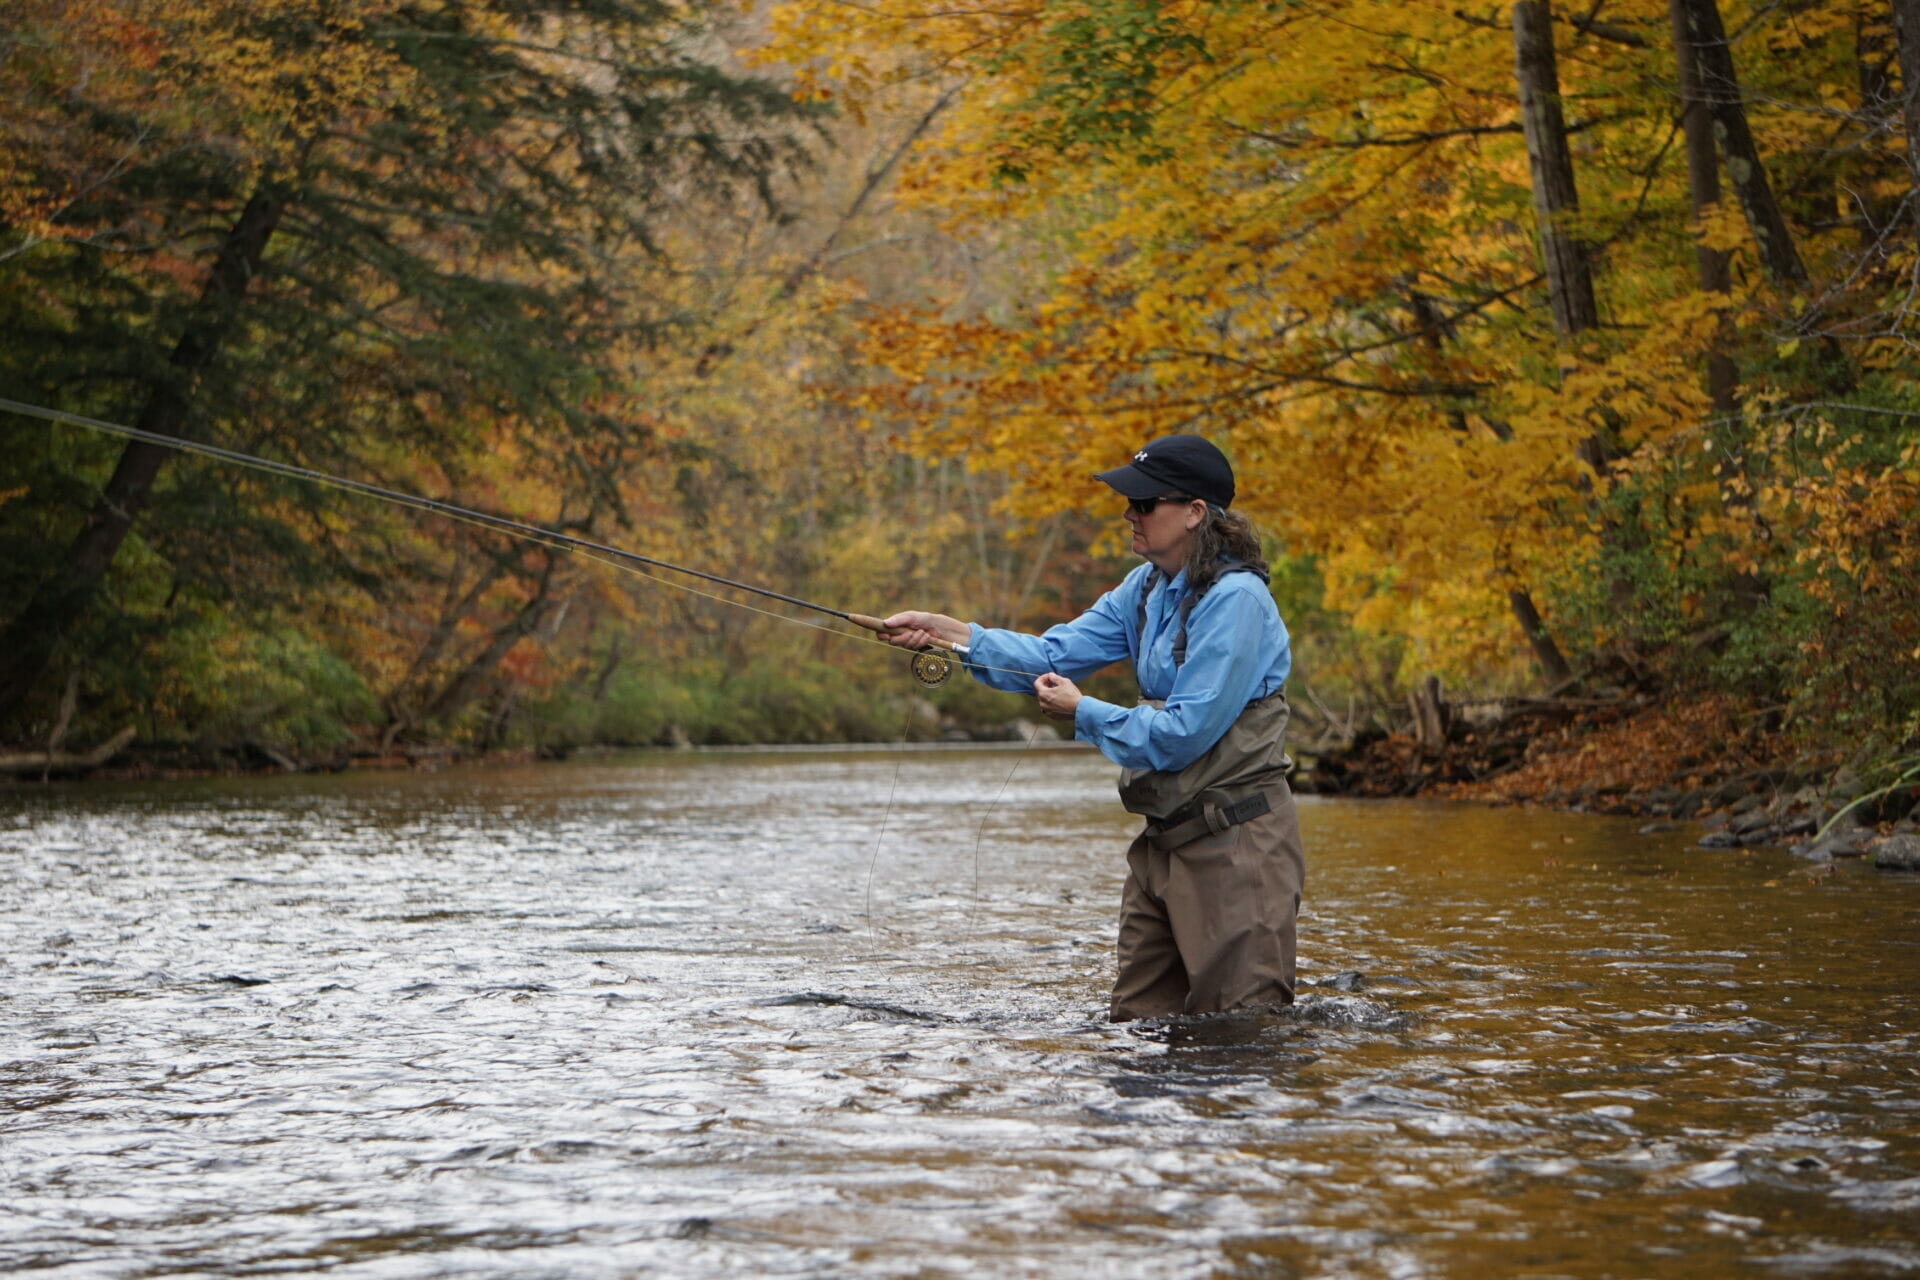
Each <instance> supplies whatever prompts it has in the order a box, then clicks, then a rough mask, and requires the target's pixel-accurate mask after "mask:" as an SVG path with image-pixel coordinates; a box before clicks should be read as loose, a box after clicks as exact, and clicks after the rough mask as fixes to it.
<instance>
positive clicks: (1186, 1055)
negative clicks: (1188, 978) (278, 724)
mask: <svg viewBox="0 0 1920 1280" xmlns="http://www.w3.org/2000/svg"><path fill="white" fill-rule="evenodd" d="M1016 766H1017V767H1016ZM1010 769H1011V770H1014V772H1013V773H1012V776H1011V779H1010V780H1009V770H1010ZM1110 772H1111V771H1110V769H1109V768H1108V767H1107V766H1106V765H1105V764H1104V763H1103V762H1101V761H1100V760H1099V759H1098V757H1096V756H1094V755H1092V754H1091V753H1088V752H1083V751H1068V750H1058V751H1051V750H1033V751H1029V752H1026V753H1024V754H1022V753H1016V752H1013V751H975V752H938V751H910V752H909V751H900V752H842V753H826V752H813V753H779V752H764V753H738V754H702V753H682V754H666V753H662V754H649V755H639V756H634V757H631V758H625V759H616V760H605V761H599V762H594V763H574V764H568V765H546V766H539V767H526V768H513V769H508V768H486V769H471V770H453V771H447V772H443V773H439V774H433V775H408V776H386V775H344V776H340V777H332V778H289V779H240V780H223V781H214V782H176V783H168V784H151V785H137V786H136V785H125V786H105V785H100V786H89V787H85V788H62V787H55V788H52V789H49V790H37V789H26V788H22V789H17V790H14V791H11V792H0V1269H7V1270H10V1271H12V1272H14V1273H16V1274H20V1275H30V1276H39V1277H75V1278H79V1277H136V1276H163V1275H181V1274H187V1275H195V1274H198V1275H215V1274H218V1275H256V1274H273V1275H287V1274H293V1275H299V1274H311V1273H317V1272H326V1273H329V1274H332V1275H337V1276H342V1277H347V1276H352V1277H369V1278H372V1277H416V1276H419V1277H426V1276H513V1277H521V1276H526V1277H548V1276H552V1277H589V1278H596V1277H615V1276H619V1277H626V1276H649V1277H651V1276H661V1277H681V1276H685V1277H721V1276H725V1277H735V1276H842V1275H846V1276H954V1275H967V1274H972V1275H981V1276H993V1277H1005V1276H1034V1277H1039V1276H1122V1277H1126V1276H1140V1277H1170V1276H1354V1277H1376V1276H1377V1277H1394V1278H1400V1277H1424V1276H1459V1277H1469V1278H1471V1280H1492V1278H1494V1277H1511V1276H1530V1277H1551V1276H1565V1277H1601V1276H1621V1277H1640V1276H1655V1277H1664V1276H1726V1275H1743V1274H1747V1275H1760V1276H1834V1277H1855V1276H1899V1275H1912V1274H1915V1273H1920V1071H1917V1070H1916V1064H1917V1063H1920V1059H1917V1058H1916V1056H1915V1051H1916V1048H1920V982H1917V981H1916V961H1920V877H1900V876H1896V875H1890V874H1885V873H1877V872H1875V871H1874V870H1873V869H1872V868H1870V867H1867V866H1864V865H1861V864H1859V863H1850V864H1842V865H1838V866H1836V867H1833V868H1831V869H1830V872H1816V870H1815V869H1811V868H1809V867H1808V866H1807V865H1806V864H1802V863H1799V862H1796V861H1795V860H1794V859H1792V858H1791V857H1789V856H1788V855H1786V854H1784V853H1779V852H1775V851H1765V850H1754V851H1745V852H1742V851H1730V852H1729V851H1715V852H1708V851H1704V850H1698V849H1695V848H1693V847H1692V838H1693V837H1692V834H1691V833H1690V832H1688V831H1685V830H1672V831H1666V832H1654V833H1644V834H1643V833H1639V832H1638V831H1637V830H1636V826H1635V824H1633V823H1631V822H1626V821H1622V820H1615V819H1604V818H1596V817H1585V816H1579V815H1565V814H1554V813H1542V812H1529V811H1520V810H1495V809H1482V808H1475V807H1467V806H1449V805H1441V804H1424V803H1355V802H1340V801H1315V800H1313V799H1310V798H1309V799H1303V800H1302V802H1301V819H1302V825H1303V827H1304V831H1305V836H1306V842H1307V849H1308V861H1309V877H1308V903H1307V907H1306V911H1305V914H1304V916H1303V918H1302V925H1301V956H1302V963H1303V973H1302V978H1303V982H1304V983H1305V984H1306V985H1304V986H1303V988H1302V999H1301V1001H1300V1003H1299V1004H1298V1005H1296V1006H1295V1007H1294V1008H1293V1009H1291V1010H1289V1011H1287V1012H1285V1013H1283V1014H1278V1015H1271V1016H1260V1017H1253V1016H1247V1017H1222V1018H1213V1019H1197V1020H1193V1021H1191V1022H1187V1023H1184V1024H1181V1023H1175V1024H1171V1025H1159V1026H1135V1027H1114V1026H1110V1025H1107V1024H1105V1023H1104V1022H1102V1021H1101V1020H1100V1014H1101V1012H1102V1008H1103V1002H1104V996H1105V988H1106V983H1107V979H1108V975H1109V970H1110V965H1111V950H1110V936H1109V935H1110V931H1111V926H1112V917H1113V912H1114V907H1115V904H1116V902H1117V899H1118V891H1119V882H1120V875H1121V866H1122V859H1121V851H1122V850H1123V848H1124V845H1125V842H1126V839H1127V837H1128V835H1129V834H1130V831H1131V827H1130V825H1129V820H1128V819H1127V818H1126V817H1125V815H1124V814H1122V813H1121V812H1120V810H1119V808H1118V805H1117V803H1116V802H1115V800H1114V798H1113V795H1112V790H1111V778H1110Z"/></svg>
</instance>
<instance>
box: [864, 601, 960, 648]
mask: <svg viewBox="0 0 1920 1280" xmlns="http://www.w3.org/2000/svg"><path fill="white" fill-rule="evenodd" d="M881 624H882V625H883V626H885V627H886V628H887V631H886V632H885V633H884V634H883V635H882V636H881V639H883V640H885V641H886V642H887V643H888V644H891V645H897V646H898V647H900V648H902V649H925V648H927V647H928V646H929V645H931V644H932V643H933V641H935V640H936V639H937V640H944V641H946V642H947V643H948V644H965V643H966V642H967V641H968V640H969V639H971V638H972V636H973V628H972V627H969V626H968V625H967V624H966V623H964V622H961V621H960V620H959V619H958V618H949V617H948V616H947V615H946V614H944V613H926V612H924V611H922V610H919V609H908V610H906V611H905V612H903V613H896V614H894V615H893V616H892V617H890V618H883V619H882V620H881Z"/></svg>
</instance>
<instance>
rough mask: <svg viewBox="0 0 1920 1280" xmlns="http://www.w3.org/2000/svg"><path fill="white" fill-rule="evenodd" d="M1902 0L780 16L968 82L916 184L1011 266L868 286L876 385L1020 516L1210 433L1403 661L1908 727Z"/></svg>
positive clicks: (919, 78) (1908, 98) (1915, 691)
mask: <svg viewBox="0 0 1920 1280" xmlns="http://www.w3.org/2000/svg"><path fill="white" fill-rule="evenodd" d="M1899 8H1901V6H1894V7H1893V8H1889V7H1888V6H1885V5H1882V4H1877V3H1866V2H1864V0H1859V2H1851V3H1845V2H1842V3H1815V4H1807V5H1796V6H1791V7H1788V8H1780V7H1777V6H1754V7H1751V8H1749V7H1746V6H1733V5H1727V6H1722V5H1720V4H1717V3H1716V0H1673V2H1672V3H1671V4H1658V3H1652V2H1651V0H1612V2H1610V3H1606V4H1602V5H1599V6H1581V7H1579V8H1578V9H1572V8H1567V9H1561V8H1557V7H1556V6H1553V5H1552V4H1550V3H1546V2H1544V0H1522V2H1521V3H1518V4H1513V5H1511V6H1500V7H1486V6H1482V7H1479V8H1475V7H1472V6H1467V7H1462V6H1460V5H1458V4H1455V3H1452V2H1451V0H1430V2H1429V0H1411V2H1408V0H1392V2H1390V3H1389V2H1386V0H1330V2H1326V3H1311V4H1308V3H1238V2H1235V0H1224V2H1215V0H1191V2H1184V0H1165V2H1161V0H1075V2H1073V3H1061V4H1047V5H1012V6H989V7H984V8H979V7H976V8H961V9H955V8H953V7H951V6H943V5H937V4H930V3H925V2H924V0H879V2H878V3H874V4H863V5H857V6H856V5H841V4H836V3H829V2H826V0H790V2H789V3H785V4H782V5H780V6H779V7H778V8H777V9H776V11H775V18H774V28H775V31H774V37H773V39H772V41H771V44H770V46H769V49H768V51H767V56H768V57H770V58H774V59H777V60H780V61H783V62H785V63H787V64H789V65H791V66H792V67H793V68H794V69H795V74H796V75H797V77H798V78H799V81H800V84H801V87H802V91H803V92H804V93H805V94H807V95H810V96H813V97H817V98H821V99H826V100H831V101H837V102H840V103H842V104H846V105H851V106H853V107H854V108H856V109H857V108H860V107H861V106H863V104H865V103H868V102H872V101H877V100H882V99H883V98H884V97H885V96H886V95H888V94H890V93H895V92H902V91H908V90H911V89H913V88H914V87H915V86H921V85H925V84H928V83H933V84H940V85H948V86H951V87H952V89H953V91H954V92H955V93H956V95H957V97H958V105H957V106H956V107H955V109H954V110H953V111H952V112H950V113H949V114H948V115H947V116H946V118H945V120H944V123H943V126H942V128H941V129H940V131H939V132H938V134H937V136H934V137H932V138H930V139H929V140H928V141H927V142H926V143H925V144H924V145H923V146H921V147H920V148H919V149H918V150H917V152H916V154H915V156H914V159H913V161H912V164H911V166H910V169H909V172H908V175H907V177H906V179H905V180H904V183H903V199H905V200H907V201H909V202H911V203H912V205H913V206H915V207H917V208H919V209H921V210H923V211H925V212H927V213H928V214H929V215H930V216H937V217H939V218H941V219H943V220H944V224H945V225H946V226H947V227H948V229H949V230H950V232H951V234H953V235H954V236H955V237H957V238H960V239H962V240H965V241H969V242H971V243H974V244H976V245H979V246H981V247H982V248H981V251H982V253H983V254H986V255H990V256H992V257H993V259H994V261H995V262H996V266H997V270H998V277H997V279H998V281H999V284H1000V285H1001V286H1002V287H1001V288H1000V289H999V290H998V291H997V292H995V293H993V294H992V296H990V297H985V298H983V297H981V296H980V295H979V293H978V292H977V291H975V292H971V293H968V292H962V291H960V290H952V291H948V292H944V293H942V292H941V291H939V290H938V289H935V290H934V291H933V294H932V296H930V297H929V298H927V299H925V300H924V301H922V302H920V303H918V304H917V305H911V306H890V307H883V308H875V309H873V310H872V311H871V312H869V313H868V314H867V315H866V316H865V317H864V324H865V329H866V334H867V343H866V347H865V352H866V354H867V356H868V358H869V359H870V360H871V362H872V363H873V365H874V367H875V369H876V370H877V371H879V372H878V374H877V376H875V377H874V378H872V379H871V380H870V381H868V382H867V383H865V384H863V385H862V386H860V387H858V388H856V389H854V390H853V391H852V392H851V393H850V394H851V396H852V397H853V399H854V400H855V402H857V403H859V404H860V405H862V406H863V407H864V409H865V410H866V411H868V412H871V413H873V414H875V415H878V416H882V417H884V418H887V419H889V420H892V421H897V422H900V423H903V424H906V425H907V426H908V427H909V428H910V429H911V431H912V432H913V438H914V439H915V440H916V441H917V442H918V444H919V446H920V447H922V448H924V449H927V450H930V451H932V452H934V453H936V454H939V455H947V456H964V457H966V458H967V459H968V460H969V462H970V463H971V464H972V465H975V466H980V467H984V468H990V469H1003V470H1006V471H1008V472H1011V473H1013V474H1015V475H1016V476H1017V477H1018V484H1019V488H1018V492H1017V494H1016V497H1015V499H1014V507H1015V509H1016V510H1017V511H1019V512H1023V513H1027V514H1040V513H1045V512H1050V511H1057V510H1063V509H1068V508H1071V507H1073V506H1075V505H1078V504H1081V503H1084V502H1085V501H1086V500H1087V497H1088V496H1089V493H1090V488H1089V482H1088V480H1087V479H1086V477H1087V476H1088V474H1089V473H1090V472H1092V471H1094V470H1096V469H1098V468H1100V467H1103V466H1106V465H1110V464H1111V461H1112V460H1113V459H1114V458H1116V457H1121V456H1124V454H1125V453H1126V452H1127V450H1128V449H1130V448H1131V447H1134V446H1135V445H1137V443H1138V442H1139V441H1141V440H1143V439H1146V438H1150V437H1152V436H1155V435H1159V434H1163V433H1165V432H1168V431H1173V430H1197V431H1201V432H1204V433H1207V434H1210V435H1212V436H1214V437H1215V438H1216V439H1219V440H1221V441H1222V442H1223V443H1224V444H1226V445H1227V447H1228V448H1229V450H1230V452H1232V454H1233V455H1234V456H1235V458H1236V460H1237V461H1238V463H1239V465H1240V467H1241V470H1242V476H1243V480H1242V492H1243V493H1244V494H1245V495H1246V496H1245V499H1244V501H1245V504H1246V505H1247V506H1248V507H1249V508H1250V509H1251V510H1252V511H1253V512H1254V513H1255V514H1256V515H1257V516H1259V517H1262V518H1264V521H1265V523H1266V525H1267V527H1268V528H1269V529H1270V530H1271V532H1272V533H1273V535H1274V536H1275V537H1276V538H1277V540H1278V542H1279V544H1280V546H1281V547H1282V548H1284V549H1285V551H1286V552H1287V553H1289V554H1291V555H1294V556H1300V557H1306V558H1308V559H1310V560H1311V561H1312V562H1313V564H1314V566H1315V568H1316V571H1317V572H1318V574H1319V575H1321V576H1322V577H1323V579H1324V584H1325V597H1324V600H1325V603H1326V604H1327V605H1328V606H1329V607H1331V608H1332V609H1333V610H1334V611H1335V613H1336V614H1337V615H1339V616H1341V617H1344V618H1345V619H1347V620H1349V621H1350V622H1351V623H1352V624H1353V625H1355V626H1356V627H1358V628H1360V629H1361V630H1362V631H1366V632H1372V633H1378V634H1382V635H1389V636H1394V637H1398V638H1399V639H1400V640H1401V641H1402V642H1403V648H1402V649H1401V652H1402V654H1403V655H1404V668H1405V669H1404V670H1403V672H1402V674H1403V675H1412V674H1417V673H1418V672H1419V671H1422V670H1438V671H1442V672H1445V673H1446V674H1448V675H1449V676H1451V677H1452V678H1453V679H1454V680H1455V681H1456V682H1462V683H1466V684H1468V685H1470V686H1478V687H1481V688H1485V687H1487V686H1488V685H1490V684H1493V683H1496V682H1497V681H1498V680H1499V678H1500V677H1499V672H1501V671H1502V670H1503V669H1505V667H1506V666H1507V665H1508V664H1509V663H1510V661H1511V655H1513V654H1515V653H1516V651H1517V652H1520V653H1525V654H1527V655H1528V656H1529V658H1530V659H1531V660H1532V661H1533V662H1534V663H1535V669H1536V670H1537V671H1543V672H1544V676H1545V683H1547V684H1549V685H1560V686H1562V687H1571V686H1572V684H1573V683H1574V682H1575V681H1577V680H1582V679H1584V680H1586V681H1589V682H1592V681H1599V682H1602V683H1610V682H1615V681H1619V680H1629V681H1636V682H1641V683H1645V682H1649V681H1651V682H1655V683H1657V682H1659V681H1661V680H1668V679H1673V680H1694V681H1698V680H1707V681H1710V682H1712V681H1717V682H1722V683H1731V684H1736V685H1740V686H1742V687H1745V688H1748V689H1749V690H1750V691H1752V692H1753V693H1754V694H1755V695H1756V696H1759V697H1762V698H1775V697H1782V696H1784V697H1786V698H1788V699H1790V700H1792V701H1793V704H1794V706H1795V707H1796V709H1798V710H1800V711H1804V712H1806V713H1808V714H1809V715H1810V716H1812V717H1813V718H1814V719H1825V720H1828V721H1830V722H1831V721H1833V720H1835V719H1836V718H1837V720H1843V721H1853V722H1857V723H1859V724H1872V725H1875V726H1877V728H1876V730H1875V732H1877V733H1883V734H1889V735H1891V736H1892V737H1893V738H1894V739H1896V740H1897V739H1898V738H1899V737H1901V736H1903V735H1905V734H1909V733H1911V732H1912V731H1913V730H1914V729H1915V728H1916V727H1920V726H1916V724H1914V723H1913V721H1912V717H1913V716H1914V715H1915V713H1916V711H1917V710H1920V677H1916V674H1915V673H1916V672H1920V599H1917V598H1916V587H1915V582H1914V563H1915V554H1916V550H1920V544H1917V542H1916V537H1915V535H1914V533H1913V532H1912V529H1913V528H1914V526H1915V524H1916V521H1915V519H1914V515H1915V510H1914V499H1915V496H1916V493H1920V444H1917V442H1920V431H1916V429H1915V428H1916V424H1917V423H1920V404H1916V396H1915V393H1914V387H1915V385H1916V384H1915V379H1914V377H1913V374H1914V372H1915V362H1914V356H1915V349H1914V343H1913V327H1912V318H1911V309H1912V303H1913V300H1914V296H1915V293H1914V291H1915V281H1916V272H1917V271H1920V255H1916V243H1917V239H1920V201H1916V195H1915V173H1916V165H1915V162H1914V161H1913V158H1912V157H1913V154H1914V150H1913V148H1910V147H1909V145H1908V138H1907V128H1908V123H1909V122H1910V121H1912V120H1914V119H1915V118H1916V117H1915V114H1914V103H1915V95H1914V92H1913V90H1914V86H1915V83H1916V82H1917V81H1920V76H1914V75H1910V74H1908V72H1907V68H1908V67H1909V66H1910V65H1911V64H1912V63H1913V62H1914V61H1915V59H1913V58H1912V57H1911V51H1912V50H1913V49H1914V48H1916V47H1920V45H1916V44H1915V43H1914V41H1916V40H1920V32H1915V33H1910V30H1909V26H1905V25H1900V24H1897V23H1896V22H1895V17H1896V13H1895V10H1896V9H1899ZM1903 53H1906V54H1908V56H1906V57H1903ZM920 91H924V90H920ZM1523 641H1524V642H1530V643H1527V644H1526V646H1525V647H1524V648H1521V647H1520V646H1521V644H1522V642H1523ZM1888 667H1892V668H1894V669H1896V670H1898V671H1899V672H1901V673H1902V674H1900V675H1899V676H1898V677H1896V678H1894V679H1893V680H1891V681H1889V680H1887V679H1886V678H1885V672H1886V670H1887V669H1888ZM1762 690H1765V691H1766V692H1765V693H1762V692H1761V691H1762Z"/></svg>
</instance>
